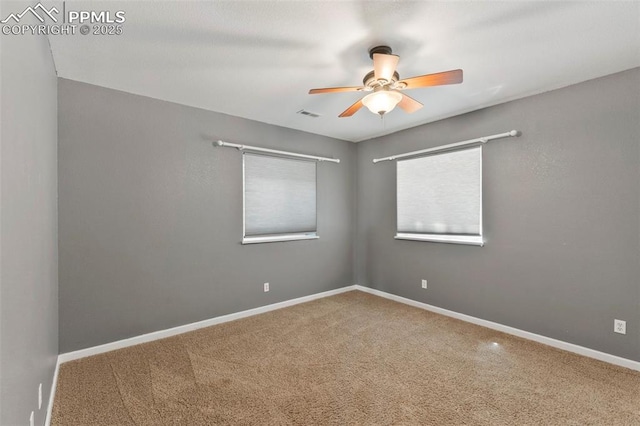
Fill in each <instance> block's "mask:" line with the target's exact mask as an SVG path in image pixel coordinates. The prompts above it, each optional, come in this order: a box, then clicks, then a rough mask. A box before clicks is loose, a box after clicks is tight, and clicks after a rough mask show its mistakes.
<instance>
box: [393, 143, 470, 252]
mask: <svg viewBox="0 0 640 426" xmlns="http://www.w3.org/2000/svg"><path fill="white" fill-rule="evenodd" d="M397 197H398V198H397V208H398V223H397V225H398V228H397V231H398V236H399V237H400V236H402V235H405V236H406V235H411V234H413V235H419V236H420V237H419V238H417V239H428V238H425V237H424V236H425V235H434V236H436V238H434V239H433V240H434V241H443V242H471V243H473V242H476V243H477V242H480V243H481V240H482V147H481V146H479V147H474V148H468V149H463V150H459V151H450V152H445V153H440V154H435V155H430V156H426V157H419V158H412V159H408V160H400V161H398V163H397ZM451 236H460V237H462V238H460V240H461V241H456V238H453V237H451ZM468 237H469V238H468ZM465 239H467V240H468V241H465Z"/></svg>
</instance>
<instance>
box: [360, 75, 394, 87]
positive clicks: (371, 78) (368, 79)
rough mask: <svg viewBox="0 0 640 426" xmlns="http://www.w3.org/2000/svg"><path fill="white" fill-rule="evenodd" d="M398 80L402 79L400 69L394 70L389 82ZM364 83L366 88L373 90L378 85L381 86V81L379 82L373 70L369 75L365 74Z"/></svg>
mask: <svg viewBox="0 0 640 426" xmlns="http://www.w3.org/2000/svg"><path fill="white" fill-rule="evenodd" d="M398 80H400V74H398V71H394V72H393V77H392V79H391V81H388V82H387V84H389V83H391V84H393V83H395V82H397V81H398ZM381 81H384V80H381ZM362 84H363V86H364V87H365V90H373V89H375V88H376V87H377V86H380V83H379V82H378V80H376V78H375V75H374V72H373V71H370V72H368V73H367V75H365V76H364V78H363V79H362Z"/></svg>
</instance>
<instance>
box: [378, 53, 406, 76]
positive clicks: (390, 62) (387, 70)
mask: <svg viewBox="0 0 640 426" xmlns="http://www.w3.org/2000/svg"><path fill="white" fill-rule="evenodd" d="M399 60H400V56H398V55H385V54H383V53H374V54H373V75H374V77H375V79H376V80H379V79H383V80H387V81H391V79H392V78H393V73H394V72H396V67H397V66H398V61H399Z"/></svg>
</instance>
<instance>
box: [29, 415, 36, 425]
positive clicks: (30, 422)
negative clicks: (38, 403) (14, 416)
mask: <svg viewBox="0 0 640 426" xmlns="http://www.w3.org/2000/svg"><path fill="white" fill-rule="evenodd" d="M35 416H36V415H35V413H34V412H33V411H32V412H31V415H30V416H29V426H35V423H36V417H35Z"/></svg>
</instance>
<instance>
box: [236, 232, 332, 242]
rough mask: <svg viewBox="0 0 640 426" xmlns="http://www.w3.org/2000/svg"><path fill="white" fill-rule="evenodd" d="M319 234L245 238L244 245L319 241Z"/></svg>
mask: <svg viewBox="0 0 640 426" xmlns="http://www.w3.org/2000/svg"><path fill="white" fill-rule="evenodd" d="M318 238H320V237H318V235H317V234H287V235H266V236H263V237H244V238H243V239H242V244H261V243H277V242H281V241H300V240H317V239H318Z"/></svg>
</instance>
